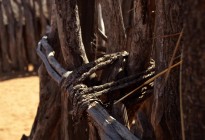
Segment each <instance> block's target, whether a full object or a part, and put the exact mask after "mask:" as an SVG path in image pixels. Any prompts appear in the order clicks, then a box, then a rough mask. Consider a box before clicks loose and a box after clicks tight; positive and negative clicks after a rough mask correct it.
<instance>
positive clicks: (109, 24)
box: [29, 0, 182, 140]
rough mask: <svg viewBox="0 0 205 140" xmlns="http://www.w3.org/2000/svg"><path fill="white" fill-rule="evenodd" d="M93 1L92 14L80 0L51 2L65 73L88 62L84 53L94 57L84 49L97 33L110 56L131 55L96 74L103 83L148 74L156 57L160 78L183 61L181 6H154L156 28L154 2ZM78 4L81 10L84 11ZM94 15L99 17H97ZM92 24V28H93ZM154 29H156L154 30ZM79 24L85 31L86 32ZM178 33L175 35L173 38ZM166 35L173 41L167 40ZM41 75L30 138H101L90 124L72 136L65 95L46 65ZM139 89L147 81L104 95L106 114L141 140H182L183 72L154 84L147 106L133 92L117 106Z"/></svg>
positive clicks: (54, 38) (54, 39)
mask: <svg viewBox="0 0 205 140" xmlns="http://www.w3.org/2000/svg"><path fill="white" fill-rule="evenodd" d="M92 2H93V1H92ZM92 2H91V3H92ZM95 2H96V3H95V6H94V2H93V5H92V6H91V9H89V10H88V9H87V8H90V6H85V7H83V8H82V6H83V2H82V1H80V0H79V1H78V3H77V1H76V0H74V1H71V0H60V1H57V0H55V1H54V2H53V3H52V6H53V14H52V25H51V33H50V34H49V35H48V40H49V44H51V45H52V47H53V49H54V51H55V53H56V56H55V57H56V58H57V60H58V61H59V62H60V63H61V65H62V66H63V67H65V68H66V70H74V69H76V68H78V67H79V66H81V65H82V64H85V63H88V59H87V56H86V53H87V54H88V55H90V54H93V52H90V51H91V50H92V49H91V48H87V49H85V50H84V45H83V42H84V44H85V46H86V47H89V42H90V41H91V40H92V37H93V36H94V35H93V32H95V33H96V34H97V39H98V40H99V38H100V37H101V38H100V39H101V41H102V42H103V41H104V43H102V42H101V44H100V43H98V42H97V43H96V44H100V45H104V46H96V47H104V48H106V49H105V52H106V53H113V52H117V51H122V50H127V51H128V52H130V55H129V61H128V62H126V61H119V62H116V63H114V64H113V65H112V67H109V68H108V69H105V70H103V71H102V74H101V76H99V75H100V74H99V75H98V73H96V74H97V76H99V77H100V78H99V77H98V80H99V79H100V80H101V81H100V82H102V83H107V82H108V81H115V80H118V79H120V78H122V77H125V76H128V75H131V74H135V73H141V72H143V71H145V70H146V69H147V68H148V66H149V64H150V59H151V55H152V54H154V59H155V61H156V70H157V73H159V72H161V71H163V70H164V69H166V68H167V67H168V66H171V65H172V64H174V63H175V62H178V61H179V59H177V56H178V55H179V54H180V51H179V49H178V51H177V53H176V54H175V55H174V56H173V54H174V52H173V50H175V48H176V44H177V40H178V38H179V33H180V32H181V31H182V18H181V12H182V11H181V7H182V5H181V4H182V3H181V1H171V0H160V1H156V11H155V16H156V19H155V23H154V20H153V19H154V15H153V14H152V10H154V9H155V8H154V7H155V4H154V2H153V1H151V0H132V1H126V0H121V1H120V0H116V1H111V0H103V1H100V0H96V1H95ZM126 2H127V3H126ZM77 5H80V9H78V7H77ZM96 5H97V6H96ZM96 7H98V8H99V7H101V8H102V10H101V11H100V10H97V9H95V10H94V8H96ZM123 7H124V9H123V10H122V8H123ZM84 8H85V9H84ZM87 10H88V11H89V13H90V14H89V13H86V14H88V15H90V16H91V17H90V18H89V21H85V19H84V18H83V16H85V15H86V14H85V13H81V12H84V11H87ZM92 11H95V12H98V14H96V13H94V14H93V13H92ZM79 12H80V14H79ZM99 12H102V13H99ZM79 15H80V18H79ZM96 15H97V16H100V17H102V19H103V21H104V23H103V24H101V25H99V22H96V17H92V16H96ZM80 19H81V20H82V21H81V22H80ZM90 20H91V21H90ZM93 23H95V24H96V23H97V25H93ZM91 24H92V25H93V26H94V27H93V29H92V26H91ZM154 24H155V29H153V27H154V26H153V25H154ZM80 25H81V26H82V28H83V30H82V33H81V28H80ZM102 26H104V27H102ZM87 30H89V31H87ZM93 30H94V31H93ZM99 30H100V31H99ZM153 32H154V36H153V34H152V33H153ZM176 34H177V36H174V35H176ZM166 35H169V36H168V37H166ZM153 38H154V39H155V40H154V41H153V40H152V39H153ZM152 41H153V42H152ZM152 43H153V44H152ZM152 45H153V46H154V47H153V48H152ZM152 49H153V50H154V52H152ZM95 55H96V54H95ZM89 59H91V60H92V59H94V57H93V56H91V57H90V58H89ZM173 60H174V61H173ZM172 61H173V62H172ZM121 62H122V63H121ZM123 62H124V63H123ZM39 75H40V79H41V80H40V81H41V91H40V104H39V108H38V112H37V116H36V118H35V122H34V125H33V128H32V131H31V134H30V136H29V139H33V140H37V139H38V140H41V139H66V140H67V139H88V138H91V139H99V134H98V132H97V131H96V129H95V127H93V126H92V125H90V124H89V123H88V122H87V120H86V119H83V120H82V121H81V122H80V124H78V125H76V127H75V128H77V129H76V130H75V131H74V129H73V125H74V122H73V120H72V118H71V115H70V111H71V103H70V101H69V100H68V97H67V95H66V93H64V92H62V91H61V90H60V89H59V87H58V85H57V84H55V83H54V81H53V80H52V79H51V78H50V77H49V76H48V74H47V73H46V70H45V68H44V65H42V66H41V68H40V70H39ZM95 76H96V75H95ZM92 80H93V79H92ZM92 80H91V79H89V80H88V84H90V85H92V84H93V83H92ZM86 84H87V83H86ZM94 84H95V83H94ZM141 84H143V82H142V83H136V84H132V85H131V86H130V87H129V88H126V89H123V90H121V91H114V92H112V93H111V94H106V95H105V97H104V100H107V101H108V103H110V104H111V106H108V107H107V108H106V109H107V110H108V111H109V113H110V114H111V115H113V116H114V117H116V119H117V120H118V121H119V122H121V123H122V124H123V125H125V126H126V127H128V128H129V127H130V126H131V128H130V129H131V131H132V132H133V133H134V134H135V135H137V136H139V137H140V138H142V139H155V137H156V139H157V140H158V139H159V140H160V139H181V133H180V131H181V130H180V116H179V87H178V85H179V67H178V68H177V69H175V70H173V71H171V72H168V74H165V76H164V77H159V78H157V79H156V80H155V86H154V90H155V91H154V95H153V96H150V95H151V94H149V95H148V96H147V98H146V99H147V100H146V101H144V100H142V101H141V102H140V104H139V103H138V102H137V100H138V98H139V97H142V96H143V97H144V96H145V95H142V94H140V92H133V93H135V94H134V96H131V97H130V98H127V99H125V100H123V101H121V102H120V103H119V104H117V105H113V102H114V100H118V99H119V98H120V97H122V96H124V95H125V94H127V93H128V92H130V91H133V89H134V88H136V87H137V86H139V85H141ZM149 86H151V85H149ZM147 87H148V86H147ZM140 90H142V89H140ZM134 91H135V90H134ZM151 93H153V92H152V91H151ZM112 105H113V106H112ZM117 111H119V112H120V113H119V112H117ZM128 120H129V121H128ZM88 124H89V126H88Z"/></svg>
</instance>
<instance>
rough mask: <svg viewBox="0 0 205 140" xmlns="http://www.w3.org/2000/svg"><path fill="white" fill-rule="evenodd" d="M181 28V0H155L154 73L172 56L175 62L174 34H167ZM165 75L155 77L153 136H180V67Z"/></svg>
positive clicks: (161, 68) (164, 66)
mask: <svg viewBox="0 0 205 140" xmlns="http://www.w3.org/2000/svg"><path fill="white" fill-rule="evenodd" d="M181 31H182V2H181V0H174V1H172V0H159V1H157V2H156V12H155V33H154V36H155V37H156V40H155V44H154V45H155V47H154V50H155V62H156V72H157V73H158V72H160V71H162V70H164V69H165V68H167V67H169V65H170V63H171V59H174V60H175V61H174V63H176V62H177V61H179V59H176V58H177V56H178V55H179V54H180V53H179V50H178V51H177V54H175V56H173V54H174V49H175V48H176V44H177V39H178V38H179V35H177V36H170V37H166V36H165V35H173V34H176V33H179V32H181ZM168 74H169V75H168V77H167V76H162V77H159V78H157V79H156V80H155V86H154V90H155V91H154V104H153V110H152V114H151V116H152V125H153V127H154V130H155V134H156V139H157V140H160V139H180V138H181V133H180V132H181V129H180V112H179V67H178V68H175V69H174V70H172V71H171V72H170V73H168Z"/></svg>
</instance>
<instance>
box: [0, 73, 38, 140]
mask: <svg viewBox="0 0 205 140" xmlns="http://www.w3.org/2000/svg"><path fill="white" fill-rule="evenodd" d="M38 91H39V80H38V77H37V76H32V77H26V78H16V79H12V80H6V81H1V82H0V140H19V139H20V138H21V136H22V134H26V135H28V134H29V133H30V130H31V127H32V124H33V121H34V117H35V114H36V110H37V106H38V102H39V93H38Z"/></svg>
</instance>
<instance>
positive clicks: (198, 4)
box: [181, 0, 205, 140]
mask: <svg viewBox="0 0 205 140" xmlns="http://www.w3.org/2000/svg"><path fill="white" fill-rule="evenodd" d="M184 3H185V4H184V43H183V66H182V71H181V73H182V75H181V76H182V77H181V78H182V84H181V86H182V93H181V94H182V96H181V101H182V106H183V108H182V109H183V112H182V120H183V121H182V128H183V129H182V131H183V139H187V140H196V139H204V137H205V133H204V132H205V127H204V126H205V120H204V118H205V106H204V104H205V94H204V93H205V88H204V84H205V74H204V70H205V65H204V62H205V57H204V52H205V39H204V36H205V19H204V18H203V17H204V15H205V10H204V8H205V6H204V1H200V0H196V1H194V2H193V1H191V0H188V1H185V2H184Z"/></svg>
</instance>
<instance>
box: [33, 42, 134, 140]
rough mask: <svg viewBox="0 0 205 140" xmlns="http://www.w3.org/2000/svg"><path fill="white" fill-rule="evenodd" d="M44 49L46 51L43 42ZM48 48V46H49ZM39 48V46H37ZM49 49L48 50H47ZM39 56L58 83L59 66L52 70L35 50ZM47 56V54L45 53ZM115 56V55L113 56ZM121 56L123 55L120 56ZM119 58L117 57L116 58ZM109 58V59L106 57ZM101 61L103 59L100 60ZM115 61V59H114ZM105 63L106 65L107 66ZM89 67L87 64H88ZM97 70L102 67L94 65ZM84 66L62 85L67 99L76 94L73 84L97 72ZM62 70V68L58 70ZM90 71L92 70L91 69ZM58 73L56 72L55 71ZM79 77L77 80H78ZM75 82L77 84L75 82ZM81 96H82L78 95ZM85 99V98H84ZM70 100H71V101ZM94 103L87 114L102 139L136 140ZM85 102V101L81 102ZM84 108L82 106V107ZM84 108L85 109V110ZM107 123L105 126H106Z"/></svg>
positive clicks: (41, 54) (45, 59)
mask: <svg viewBox="0 0 205 140" xmlns="http://www.w3.org/2000/svg"><path fill="white" fill-rule="evenodd" d="M39 45H43V44H41V42H40V43H39ZM43 46H44V49H46V46H48V45H45V42H44V45H43ZM49 47H50V46H49ZM39 48H40V46H39ZM47 49H50V48H47ZM37 51H38V54H39V56H40V57H41V59H42V60H43V62H44V64H45V65H46V68H47V71H48V73H49V74H50V76H51V77H53V78H54V80H56V82H58V83H59V78H58V77H57V76H56V75H57V73H56V72H55V70H57V69H58V68H59V64H57V65H58V67H56V66H55V67H54V69H55V70H53V69H52V67H50V64H49V61H48V60H47V58H46V56H45V55H43V53H42V52H41V50H40V49H38V50H37ZM49 51H50V52H52V50H51V49H50V50H49ZM47 54H48V55H49V53H47ZM115 55H116V54H115ZM115 55H113V56H112V55H111V57H110V58H112V57H113V58H115ZM122 55H123V54H122ZM118 57H119V56H118ZM108 58H109V57H108ZM102 59H103V58H102ZM102 59H98V60H97V61H102ZM52 60H54V59H50V61H52ZM108 60H109V59H108ZM114 60H115V59H114ZM56 62H57V61H56V60H54V63H53V62H52V65H55V63H56ZM111 62H112V61H109V63H111ZM109 63H107V64H109ZM88 65H89V64H88ZM96 66H98V67H99V68H101V67H102V66H104V65H96ZM83 67H84V66H82V68H81V69H82V70H81V69H79V70H80V71H77V72H76V73H77V75H76V74H75V72H71V73H70V74H69V75H68V77H67V79H68V80H66V81H65V82H66V83H65V82H64V84H66V85H63V88H66V90H67V94H69V98H73V97H74V96H75V95H73V94H76V93H74V92H73V88H74V86H73V85H74V84H75V83H79V82H82V81H83V80H84V79H85V78H86V77H89V75H91V74H92V73H93V72H95V70H97V69H98V68H97V67H96V68H95V67H93V68H94V70H90V72H89V69H84V68H83ZM85 67H86V66H85ZM90 68H91V67H90ZM60 69H62V68H60ZM91 69H92V68H91ZM85 70H88V74H85V73H83V72H84V71H85ZM57 71H58V70H57ZM79 74H80V75H81V74H82V76H81V77H82V78H81V77H79ZM78 77H79V79H78ZM76 81H77V82H76ZM80 96H82V95H80ZM85 99H86V98H85ZM71 100H72V99H71ZM91 101H92V99H89V102H88V105H89V104H90V102H91ZM93 101H94V102H93V103H91V104H90V105H89V107H88V106H87V107H88V109H87V112H88V114H89V115H90V117H91V118H92V121H94V122H95V123H96V124H95V125H96V127H97V128H98V131H99V133H100V134H101V138H102V139H105V138H106V139H108V138H109V139H121V138H122V139H130V140H131V139H137V138H136V137H135V136H134V135H133V134H132V133H131V132H130V131H129V130H128V129H127V128H125V126H123V125H122V124H120V123H119V122H117V121H116V120H115V119H114V118H112V117H111V116H110V115H109V114H108V113H107V112H106V111H105V110H104V109H103V108H102V107H101V106H100V105H99V103H98V102H96V101H95V100H93ZM72 102H73V101H72ZM83 102H85V101H83ZM82 106H84V105H82ZM87 107H86V108H87ZM86 108H85V109H86ZM106 123H107V124H106Z"/></svg>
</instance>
